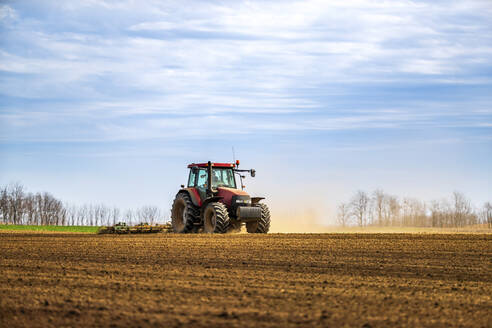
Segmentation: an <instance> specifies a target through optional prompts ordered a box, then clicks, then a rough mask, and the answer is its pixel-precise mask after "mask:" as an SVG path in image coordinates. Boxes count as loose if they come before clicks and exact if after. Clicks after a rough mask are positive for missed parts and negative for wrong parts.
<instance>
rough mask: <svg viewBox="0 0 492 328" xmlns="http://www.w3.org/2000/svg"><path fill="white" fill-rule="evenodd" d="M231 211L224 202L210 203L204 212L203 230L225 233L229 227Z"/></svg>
mask: <svg viewBox="0 0 492 328" xmlns="http://www.w3.org/2000/svg"><path fill="white" fill-rule="evenodd" d="M229 223H230V220H229V213H228V212H227V207H226V206H225V205H224V204H222V203H210V204H208V205H207V207H206V208H205V211H204V212H203V231H204V232H206V233H225V232H227V229H228V228H229Z"/></svg>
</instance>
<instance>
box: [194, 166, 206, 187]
mask: <svg viewBox="0 0 492 328" xmlns="http://www.w3.org/2000/svg"><path fill="white" fill-rule="evenodd" d="M197 174H198V180H197V182H196V186H197V187H198V188H207V170H205V169H199V170H198V171H197Z"/></svg>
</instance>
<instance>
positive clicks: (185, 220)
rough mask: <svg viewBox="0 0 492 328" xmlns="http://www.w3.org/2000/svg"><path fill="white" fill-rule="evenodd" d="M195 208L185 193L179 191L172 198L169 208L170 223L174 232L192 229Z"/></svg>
mask: <svg viewBox="0 0 492 328" xmlns="http://www.w3.org/2000/svg"><path fill="white" fill-rule="evenodd" d="M196 212H197V209H196V208H195V206H194V205H193V202H192V201H191V198H190V196H189V195H188V194H187V193H184V192H180V193H178V194H177V195H176V198H175V199H174V203H173V208H172V209H171V224H172V227H173V231H174V232H178V233H187V232H191V231H193V222H194V221H195V214H196Z"/></svg>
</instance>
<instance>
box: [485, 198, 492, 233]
mask: <svg viewBox="0 0 492 328" xmlns="http://www.w3.org/2000/svg"><path fill="white" fill-rule="evenodd" d="M483 208H484V211H483V213H484V218H485V220H484V221H486V222H487V225H488V227H489V228H492V204H491V203H490V202H486V203H485V204H484V205H483Z"/></svg>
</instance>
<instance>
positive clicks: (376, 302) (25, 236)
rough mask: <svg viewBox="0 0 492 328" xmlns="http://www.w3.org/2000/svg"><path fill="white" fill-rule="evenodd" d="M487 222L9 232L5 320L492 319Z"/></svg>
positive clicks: (206, 323) (209, 323)
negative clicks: (346, 229) (404, 230)
mask: <svg viewBox="0 0 492 328" xmlns="http://www.w3.org/2000/svg"><path fill="white" fill-rule="evenodd" d="M491 295H492V235H490V234H482V235H478V234H466V235H465V234H268V235H252V234H227V235H205V234H189V235H178V234H149V235H88V234H63V233H52V234H49V233H42V234H40V233H15V234H13V233H6V232H2V233H0V326H1V327H63V326H71V327H77V326H83V327H86V326H110V327H119V326H122V327H128V326H132V327H137V326H140V327H148V326H155V327H184V326H191V327H293V326H301V327H341V326H348V327H366V328H367V327H384V326H388V327H395V326H411V327H415V326H428V327H434V326H435V327H443V326H445V327H463V326H473V327H491V326H492V310H491V309H492V300H491Z"/></svg>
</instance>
